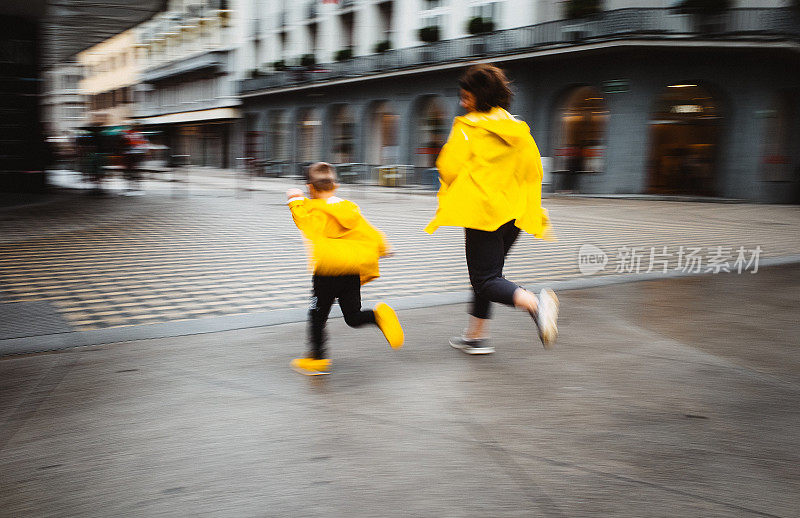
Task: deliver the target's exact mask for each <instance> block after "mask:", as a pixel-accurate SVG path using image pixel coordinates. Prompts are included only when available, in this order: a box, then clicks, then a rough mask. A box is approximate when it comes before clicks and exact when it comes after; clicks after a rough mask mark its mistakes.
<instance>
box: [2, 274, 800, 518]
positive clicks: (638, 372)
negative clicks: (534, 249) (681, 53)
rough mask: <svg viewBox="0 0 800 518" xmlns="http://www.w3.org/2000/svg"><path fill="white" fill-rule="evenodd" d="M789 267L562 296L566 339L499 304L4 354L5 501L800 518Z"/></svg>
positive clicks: (80, 512) (213, 511) (207, 512)
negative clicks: (470, 337)
mask: <svg viewBox="0 0 800 518" xmlns="http://www.w3.org/2000/svg"><path fill="white" fill-rule="evenodd" d="M798 288H800V267H797V266H784V267H774V268H768V269H763V270H761V271H759V273H758V274H756V275H716V276H704V277H688V278H681V279H667V280H658V281H651V282H639V283H630V284H619V285H613V286H607V287H601V288H593V289H586V290H578V291H569V292H564V293H562V294H561V302H562V319H561V324H560V329H561V340H560V343H559V347H558V348H556V349H555V350H553V351H545V350H543V349H542V348H541V346H540V345H539V343H538V341H537V340H536V339H535V338H534V333H533V330H532V325H531V322H530V319H529V318H528V317H527V316H525V315H523V314H521V313H519V312H515V311H512V310H509V309H505V308H499V307H498V308H496V311H495V317H496V319H495V321H494V323H493V332H494V343H495V345H496V346H497V350H498V351H497V353H496V354H494V355H491V356H486V357H469V356H466V355H464V354H462V353H460V352H459V351H456V350H453V349H451V348H450V347H448V346H447V338H448V337H449V336H450V335H451V334H454V333H457V332H459V331H460V329H461V327H462V325H463V324H464V323H465V321H466V315H465V310H466V306H465V305H453V306H442V307H438V308H435V309H431V308H421V309H414V310H407V311H401V312H400V316H401V319H402V321H403V322H404V324H405V326H406V330H407V343H406V346H405V347H404V348H403V349H401V350H399V351H392V350H390V349H389V348H388V347H387V346H385V344H384V343H383V342H382V339H381V337H380V335H379V333H378V332H377V331H376V330H375V329H366V330H356V329H349V328H347V327H346V326H345V325H344V323H343V322H342V321H341V319H335V320H332V321H331V322H330V326H329V330H330V333H331V343H330V346H331V353H332V358H333V364H334V372H333V374H332V375H331V376H328V377H323V378H305V377H302V376H300V375H298V374H296V373H294V372H292V371H291V370H290V369H289V368H288V362H289V360H290V359H291V358H292V357H294V356H296V355H298V354H299V353H301V352H302V350H303V342H304V334H305V325H304V324H302V323H295V324H284V325H276V326H270V327H263V328H257V329H247V330H240V331H230V332H223V333H210V334H205V335H197V336H188V337H179V338H168V339H157V340H142V341H137V342H128V343H119V344H110V345H104V346H95V347H86V348H77V349H70V350H67V351H61V352H57V353H49V354H39V355H31V356H20V357H11V358H5V359H2V360H0V408H2V414H0V487H2V488H3V490H2V491H0V515H1V516H156V515H158V516H237V517H238V516H326V517H329V516H337V517H338V516H356V517H361V516H369V517H372V516H376V517H382V516H448V517H451V516H452V517H456V516H470V517H471V516H479V517H483V516H492V517H499V516H525V517H528V516H564V517H575V516H604V517H605V516H632V517H639V516H664V517H668V516H669V517H675V516H703V517H729V516H785V517H789V516H796V513H797V509H798V508H800V496H799V495H800V491H798V489H800V468H798V466H800V453H798V452H800V429H798V426H797V424H798V422H800V409H799V408H798V405H797V398H798V392H800V351H798V348H797V346H798V338H800V325H799V324H798V322H797V318H796V317H797V315H796V307H797V305H798V302H800V289H798Z"/></svg>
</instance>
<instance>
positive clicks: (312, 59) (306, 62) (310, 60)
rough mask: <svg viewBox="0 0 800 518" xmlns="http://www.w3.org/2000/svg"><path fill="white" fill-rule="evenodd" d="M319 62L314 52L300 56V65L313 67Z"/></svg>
mask: <svg viewBox="0 0 800 518" xmlns="http://www.w3.org/2000/svg"><path fill="white" fill-rule="evenodd" d="M316 64H317V58H316V56H314V54H303V55H302V56H301V57H300V66H301V67H306V68H313V67H314V65H316Z"/></svg>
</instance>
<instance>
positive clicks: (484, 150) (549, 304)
mask: <svg viewBox="0 0 800 518" xmlns="http://www.w3.org/2000/svg"><path fill="white" fill-rule="evenodd" d="M459 86H460V87H461V106H462V107H463V108H464V109H465V110H466V111H467V114H466V115H464V116H461V117H456V119H455V121H454V123H453V129H452V130H451V132H450V137H449V138H448V140H447V143H446V144H445V145H444V147H443V148H442V151H441V153H440V154H439V158H438V159H437V161H436V167H437V168H438V169H439V176H440V180H441V188H440V189H439V194H438V201H439V207H438V209H437V210H436V216H435V217H434V218H433V220H432V221H431V222H430V223H429V224H428V226H427V227H425V231H426V232H429V233H433V232H434V231H436V229H437V228H439V227H440V226H456V227H464V233H465V249H466V258H467V269H468V270H469V278H470V282H471V284H472V288H473V291H474V292H475V296H474V299H473V303H472V308H471V311H470V315H471V317H470V322H469V326H468V327H467V329H466V331H465V333H464V334H463V336H459V337H454V338H451V339H450V345H452V346H453V347H455V348H457V349H460V350H462V351H464V352H466V353H469V354H486V353H492V352H494V348H493V347H492V346H491V345H489V343H488V341H487V339H486V333H487V329H486V327H487V323H488V321H489V315H490V307H491V303H492V302H499V303H501V304H506V305H508V306H515V307H518V308H520V309H523V310H526V311H527V312H528V313H529V314H530V315H531V317H533V319H534V321H535V322H536V324H537V327H538V329H539V337H540V338H541V340H542V343H543V344H544V346H545V347H549V346H551V345H552V344H553V343H554V342H555V340H556V337H557V335H558V328H557V326H556V321H557V318H558V298H557V297H556V296H555V293H553V291H552V290H542V291H541V293H540V294H539V296H538V297H537V296H536V295H534V294H533V293H531V292H529V291H527V290H525V289H524V288H521V287H519V286H517V285H516V284H514V283H512V282H510V281H508V280H507V279H506V278H505V277H503V265H504V262H505V258H506V255H508V251H509V250H510V249H511V246H512V245H513V244H514V242H515V241H516V239H517V236H518V235H519V231H520V230H524V231H525V232H528V233H529V234H532V235H534V236H536V237H538V238H542V239H549V230H550V224H549V219H548V217H547V211H546V210H545V209H544V208H542V203H541V201H542V161H541V157H540V156H539V150H538V148H537V147H536V143H535V142H534V140H533V137H531V134H530V129H529V128H528V125H527V124H525V123H524V122H522V121H520V120H518V119H516V118H515V117H514V116H513V115H511V114H509V113H508V111H506V110H507V109H508V108H509V105H510V102H511V90H510V89H509V88H508V80H507V79H506V77H505V74H504V73H503V71H502V70H500V69H499V68H497V67H495V66H493V65H474V66H471V67H469V68H468V69H467V71H466V72H465V73H464V76H463V77H462V78H461V80H460V81H459Z"/></svg>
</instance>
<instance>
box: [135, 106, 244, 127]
mask: <svg viewBox="0 0 800 518" xmlns="http://www.w3.org/2000/svg"><path fill="white" fill-rule="evenodd" d="M238 118H239V110H237V109H236V108H212V109H210V110H198V111H196V112H180V113H169V114H167V115H157V116H155V117H143V118H135V119H134V120H135V121H136V122H138V123H139V124H143V125H147V126H150V125H153V124H177V123H181V122H205V121H218V120H222V119H238Z"/></svg>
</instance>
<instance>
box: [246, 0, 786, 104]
mask: <svg viewBox="0 0 800 518" xmlns="http://www.w3.org/2000/svg"><path fill="white" fill-rule="evenodd" d="M634 38H635V39H660V40H663V39H674V40H685V39H692V38H694V39H713V40H721V39H723V40H730V39H736V40H759V41H763V40H782V39H790V40H800V15H798V14H797V13H796V12H795V11H794V10H792V9H791V8H758V9H748V8H742V9H730V10H728V11H726V12H724V13H722V14H720V15H716V16H714V17H712V18H707V17H706V18H698V17H695V16H693V15H690V14H677V13H675V11H674V10H671V9H668V8H652V9H646V8H643V9H637V8H630V9H617V10H613V11H604V12H603V13H601V14H599V15H597V16H596V17H593V18H590V19H585V20H557V21H552V22H546V23H540V24H537V25H529V26H527V27H518V28H514V29H507V30H502V31H496V32H493V33H489V34H483V35H477V36H470V37H466V38H458V39H452V40H445V41H439V42H436V43H431V44H426V45H421V46H418V47H408V48H402V49H396V50H390V51H387V52H384V53H381V54H373V55H369V56H359V57H356V58H353V59H350V60H347V61H343V62H341V63H329V64H325V65H321V66H318V67H317V68H316V69H314V70H300V69H298V70H289V71H285V72H276V73H274V74H270V75H268V76H264V77H257V78H253V79H246V80H244V81H242V82H241V84H240V92H241V93H248V92H256V91H260V90H270V89H278V88H285V87H290V86H298V85H303V84H309V83H320V82H326V81H332V80H336V79H342V78H351V77H362V76H369V75H372V74H379V73H383V72H391V71H396V70H404V69H413V68H420V67H427V66H433V65H441V64H446V63H454V62H459V61H468V60H471V59H476V58H481V57H499V56H505V55H513V54H520V53H523V52H531V51H536V50H542V49H545V48H552V47H559V46H569V45H575V44H582V43H594V42H601V41H613V40H624V39H634Z"/></svg>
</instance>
